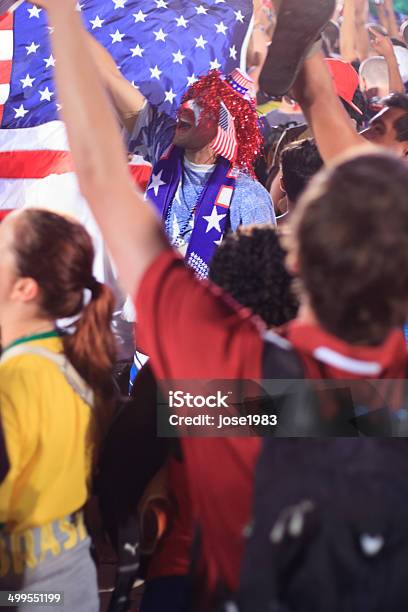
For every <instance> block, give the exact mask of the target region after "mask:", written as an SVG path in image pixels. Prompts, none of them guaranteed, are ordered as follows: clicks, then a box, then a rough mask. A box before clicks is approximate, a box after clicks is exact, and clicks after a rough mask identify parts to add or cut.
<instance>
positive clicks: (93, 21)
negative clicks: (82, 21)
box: [89, 15, 105, 30]
mask: <svg viewBox="0 0 408 612" xmlns="http://www.w3.org/2000/svg"><path fill="white" fill-rule="evenodd" d="M104 21H105V19H100V18H99V15H97V16H96V17H95V19H91V20H90V21H89V23H91V24H92V29H93V30H95V29H96V28H101V27H102V25H103V23H104Z"/></svg>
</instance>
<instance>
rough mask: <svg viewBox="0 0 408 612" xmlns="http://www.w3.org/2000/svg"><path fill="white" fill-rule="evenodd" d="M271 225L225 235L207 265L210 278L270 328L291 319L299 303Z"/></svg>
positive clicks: (282, 252) (242, 229)
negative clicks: (208, 265) (209, 263)
mask: <svg viewBox="0 0 408 612" xmlns="http://www.w3.org/2000/svg"><path fill="white" fill-rule="evenodd" d="M284 258H285V251H284V250H283V249H282V247H281V245H280V243H279V237H278V235H277V233H276V230H275V228H274V226H272V225H251V226H246V227H241V228H239V229H238V230H237V231H236V232H234V233H232V232H231V233H229V234H227V235H226V237H225V238H224V240H223V241H222V243H221V245H220V246H219V248H218V249H217V251H216V253H215V255H214V257H213V260H212V262H211V265H210V274H209V277H210V279H211V280H212V281H213V282H214V283H216V284H217V285H219V286H220V287H222V289H224V291H226V292H227V293H229V294H230V295H232V297H233V298H235V299H236V300H237V302H239V303H240V304H242V305H243V306H246V307H248V308H250V309H251V310H252V311H253V312H254V314H257V315H258V316H260V317H261V318H262V319H263V320H264V321H265V323H266V324H267V325H268V326H269V327H278V326H280V325H283V324H284V323H287V322H288V321H290V320H291V319H293V318H294V317H295V316H296V314H297V310H298V301H297V298H296V297H295V295H294V293H293V292H292V288H291V285H292V277H291V276H290V275H289V273H288V272H287V271H286V268H285V265H284Z"/></svg>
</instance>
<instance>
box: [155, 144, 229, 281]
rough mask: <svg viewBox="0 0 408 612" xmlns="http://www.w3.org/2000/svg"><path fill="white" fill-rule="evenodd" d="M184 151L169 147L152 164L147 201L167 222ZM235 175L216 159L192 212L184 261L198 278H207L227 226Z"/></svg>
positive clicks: (224, 160)
mask: <svg viewBox="0 0 408 612" xmlns="http://www.w3.org/2000/svg"><path fill="white" fill-rule="evenodd" d="M183 153H184V152H183V149H180V148H179V147H176V146H171V147H170V148H169V149H168V150H167V151H166V152H165V153H164V154H163V155H162V157H161V158H160V160H159V161H158V163H157V164H156V165H155V167H154V169H153V172H152V177H151V179H150V184H149V186H148V188H147V195H148V197H149V199H150V200H151V201H152V202H153V204H154V205H155V206H156V208H157V210H158V212H159V214H160V216H161V217H162V218H163V219H166V217H167V213H168V210H169V207H170V206H171V204H172V202H173V199H174V196H175V194H176V191H177V188H178V186H179V183H180V181H181V177H182V172H183ZM236 178H237V174H236V173H235V172H234V170H233V169H232V168H231V163H230V162H229V161H228V160H226V159H224V158H223V157H219V158H218V161H217V164H216V167H215V169H214V171H213V173H212V174H211V177H210V179H209V180H208V181H207V184H206V185H205V187H204V189H203V190H202V192H201V194H200V197H199V198H198V201H197V202H196V205H195V210H194V215H195V219H194V229H193V232H192V234H191V238H190V242H189V245H188V248H187V253H186V262H187V264H188V265H189V266H191V267H192V268H193V270H194V271H195V273H196V274H197V276H198V277H199V278H207V276H208V270H209V264H210V262H211V259H212V256H213V254H214V252H215V249H216V248H217V246H218V245H219V244H220V242H221V240H222V237H223V235H224V233H225V231H226V229H227V227H228V226H229V216H230V215H229V206H230V203H231V200H232V196H233V193H234V189H235V183H236Z"/></svg>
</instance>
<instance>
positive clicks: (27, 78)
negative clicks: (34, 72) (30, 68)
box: [20, 73, 35, 89]
mask: <svg viewBox="0 0 408 612" xmlns="http://www.w3.org/2000/svg"><path fill="white" fill-rule="evenodd" d="M34 81H35V78H33V79H32V78H31V77H30V75H29V74H28V73H27V75H26V76H25V78H24V79H20V83H21V84H22V86H23V89H25V88H26V87H32V86H33V83H34Z"/></svg>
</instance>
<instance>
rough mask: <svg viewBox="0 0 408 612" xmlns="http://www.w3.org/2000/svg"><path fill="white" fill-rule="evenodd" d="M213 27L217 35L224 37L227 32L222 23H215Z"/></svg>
mask: <svg viewBox="0 0 408 612" xmlns="http://www.w3.org/2000/svg"><path fill="white" fill-rule="evenodd" d="M215 27H216V30H217V34H224V36H225V32H226V31H227V30H228V28H227V26H226V25H225V24H224V23H223V22H222V21H220V23H216V24H215Z"/></svg>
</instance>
